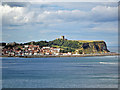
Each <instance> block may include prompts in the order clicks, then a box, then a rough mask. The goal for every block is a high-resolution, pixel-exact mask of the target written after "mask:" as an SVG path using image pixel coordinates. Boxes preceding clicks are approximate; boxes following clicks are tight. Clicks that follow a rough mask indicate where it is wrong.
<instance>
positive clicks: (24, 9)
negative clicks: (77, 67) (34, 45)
mask: <svg viewBox="0 0 120 90" xmlns="http://www.w3.org/2000/svg"><path fill="white" fill-rule="evenodd" d="M0 8H3V14H2V15H3V16H2V25H3V28H2V32H3V33H2V34H3V36H2V37H3V38H2V39H3V41H4V42H22V43H23V42H29V41H33V40H34V41H41V40H47V41H50V40H54V39H55V38H58V37H60V36H61V35H64V36H65V37H66V38H67V39H71V40H72V39H73V40H104V41H106V43H107V44H108V45H109V46H114V45H115V46H116V45H117V43H118V19H117V17H118V16H117V15H118V4H117V2H114V3H110V2H109V3H97V2H96V3H95V2H91V3H88V2H84V3H82V2H71V3H67V2H64V3H59V2H58V3H52V2H51V3H3V6H0Z"/></svg>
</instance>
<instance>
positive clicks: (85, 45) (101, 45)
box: [76, 40, 110, 54]
mask: <svg viewBox="0 0 120 90" xmlns="http://www.w3.org/2000/svg"><path fill="white" fill-rule="evenodd" d="M79 43H82V45H81V46H80V48H79V49H77V50H76V52H77V53H79V54H90V53H107V52H110V51H109V50H108V49H107V45H106V43H105V42H104V41H82V40H79Z"/></svg>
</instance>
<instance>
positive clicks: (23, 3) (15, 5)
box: [2, 2, 30, 7]
mask: <svg viewBox="0 0 120 90" xmlns="http://www.w3.org/2000/svg"><path fill="white" fill-rule="evenodd" d="M29 4H30V3H29V2H2V5H3V6H4V5H9V6H10V7H26V6H28V5H29Z"/></svg>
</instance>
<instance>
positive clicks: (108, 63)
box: [99, 62, 118, 64]
mask: <svg viewBox="0 0 120 90" xmlns="http://www.w3.org/2000/svg"><path fill="white" fill-rule="evenodd" d="M99 63H100V64H118V63H112V62H99Z"/></svg>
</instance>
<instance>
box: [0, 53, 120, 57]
mask: <svg viewBox="0 0 120 90" xmlns="http://www.w3.org/2000/svg"><path fill="white" fill-rule="evenodd" d="M119 55H120V53H104V54H81V55H57V56H53V55H48V56H46V55H43V56H40V55H29V56H7V55H1V56H0V57H20V58H50V57H95V56H119Z"/></svg>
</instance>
